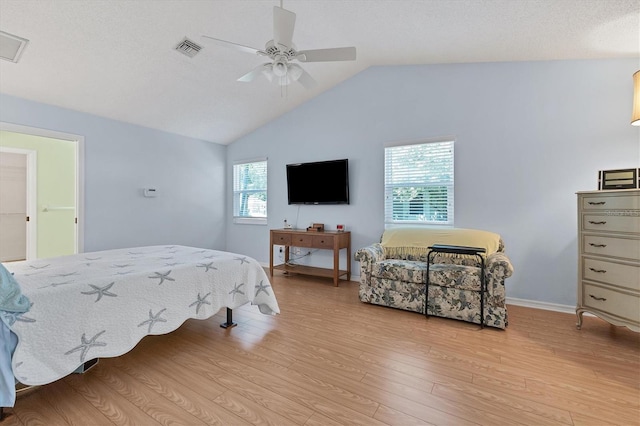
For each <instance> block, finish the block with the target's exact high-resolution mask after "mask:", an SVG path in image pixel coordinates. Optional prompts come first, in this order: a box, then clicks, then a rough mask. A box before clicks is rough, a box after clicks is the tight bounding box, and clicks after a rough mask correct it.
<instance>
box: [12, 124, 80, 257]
mask: <svg viewBox="0 0 640 426" xmlns="http://www.w3.org/2000/svg"><path fill="white" fill-rule="evenodd" d="M0 130H4V131H7V132H13V133H23V134H26V135H32V136H42V137H45V138H51V139H61V140H64V141H68V142H74V143H75V147H76V149H75V156H76V182H75V193H76V194H75V195H76V211H75V217H76V219H77V220H76V224H75V233H76V235H75V238H74V240H75V244H74V245H75V247H74V248H75V252H76V253H83V252H84V136H81V135H74V134H72V133H64V132H58V131H56V130H49V129H41V128H38V127H31V126H23V125H20V124H14V123H7V122H4V121H0ZM34 258H35V257H34Z"/></svg>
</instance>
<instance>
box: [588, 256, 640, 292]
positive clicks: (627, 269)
mask: <svg viewBox="0 0 640 426" xmlns="http://www.w3.org/2000/svg"><path fill="white" fill-rule="evenodd" d="M582 265H583V266H582V267H583V270H582V276H583V277H584V279H586V280H590V281H600V282H603V283H607V284H613V285H617V286H619V287H625V288H628V289H630V290H633V291H638V292H640V265H624V264H622V263H615V262H607V261H606V260H597V259H589V258H584V259H583V262H582Z"/></svg>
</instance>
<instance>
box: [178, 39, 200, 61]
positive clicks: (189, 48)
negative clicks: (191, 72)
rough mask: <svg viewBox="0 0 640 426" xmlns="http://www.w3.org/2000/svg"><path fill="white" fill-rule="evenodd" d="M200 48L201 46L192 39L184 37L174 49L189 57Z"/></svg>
mask: <svg viewBox="0 0 640 426" xmlns="http://www.w3.org/2000/svg"><path fill="white" fill-rule="evenodd" d="M200 49H202V46H199V45H197V44H196V43H195V42H194V41H191V40H189V39H188V38H186V37H185V39H184V40H182V41H181V42H180V43H178V45H177V46H176V50H177V51H178V52H180V53H183V54H185V55H187V56H188V57H190V58H193V57H194V56H196V54H197V53H198V52H199V51H200Z"/></svg>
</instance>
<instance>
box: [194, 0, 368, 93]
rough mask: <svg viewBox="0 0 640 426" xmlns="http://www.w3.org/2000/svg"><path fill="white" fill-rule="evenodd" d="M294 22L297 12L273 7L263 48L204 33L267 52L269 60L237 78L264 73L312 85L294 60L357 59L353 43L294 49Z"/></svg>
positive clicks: (274, 80) (282, 81)
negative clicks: (270, 36)
mask: <svg viewBox="0 0 640 426" xmlns="http://www.w3.org/2000/svg"><path fill="white" fill-rule="evenodd" d="M295 23H296V14H295V13H293V12H291V11H289V10H286V9H284V8H283V7H282V1H280V7H278V6H274V7H273V40H269V41H268V42H267V43H266V45H265V47H264V50H260V49H256V48H253V47H249V46H244V45H241V44H237V43H232V42H230V41H226V40H220V39H218V38H214V37H210V36H206V35H203V36H202V37H205V38H207V39H209V40H213V41H214V42H215V43H217V44H219V45H221V46H225V47H229V48H233V49H236V50H240V51H242V52H248V53H252V54H254V55H260V56H266V57H268V58H269V59H271V61H270V62H265V63H264V64H261V65H259V66H257V67H255V68H254V69H252V70H251V71H249V72H248V73H246V74H245V75H243V76H242V77H240V78H239V79H238V81H242V82H250V81H253V80H254V79H255V78H256V77H257V76H259V75H263V76H265V77H266V78H267V79H268V80H269V81H270V82H272V83H274V84H277V85H279V86H286V85H289V84H291V83H292V82H294V81H297V82H298V83H300V84H301V85H302V86H304V87H305V88H306V89H311V88H313V87H314V86H315V85H316V81H315V80H314V79H313V77H311V75H309V73H307V72H306V71H305V70H304V69H303V68H302V67H301V66H300V65H298V64H297V63H296V62H295V61H297V62H329V61H353V60H355V59H356V48H355V47H335V48H329V49H315V50H300V51H298V50H296V47H295V45H294V44H293V40H292V39H293V30H294V28H295Z"/></svg>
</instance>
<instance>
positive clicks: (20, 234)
mask: <svg viewBox="0 0 640 426" xmlns="http://www.w3.org/2000/svg"><path fill="white" fill-rule="evenodd" d="M82 149H83V138H82V137H80V136H77V135H70V134H64V133H60V132H54V131H49V130H44V129H37V128H31V127H25V126H18V125H13V124H9V123H1V122H0V151H2V152H3V153H2V155H3V158H4V160H3V162H7V161H12V162H13V163H15V164H22V163H23V160H22V158H23V157H19V156H17V157H16V156H14V155H20V154H21V153H22V154H23V155H24V153H25V152H30V153H31V154H30V156H31V157H32V160H31V161H30V162H29V161H28V160H27V163H28V164H27V167H25V168H24V169H21V167H22V166H12V167H13V169H12V173H13V174H14V175H15V177H19V176H18V175H20V176H21V175H22V174H23V173H24V174H26V175H27V179H26V181H27V185H26V188H25V184H23V183H18V184H15V185H13V183H10V184H9V185H4V184H5V183H7V182H3V183H0V190H2V191H3V192H2V197H3V198H2V199H0V201H1V202H2V204H5V205H6V204H8V201H7V200H8V198H7V196H10V197H13V198H12V199H13V200H14V201H16V202H17V203H18V204H20V203H21V202H24V201H20V199H21V198H25V199H27V200H28V202H26V204H27V208H26V209H25V210H26V211H25V212H24V213H21V214H22V221H20V220H19V219H18V217H19V216H20V214H12V216H11V221H12V222H10V226H11V227H12V228H11V230H10V231H9V232H2V231H0V255H1V256H2V258H0V261H11V260H18V259H14V257H15V256H16V253H11V254H10V255H8V254H5V253H6V252H9V251H12V252H13V251H16V252H17V250H3V247H6V246H7V245H14V246H15V247H16V248H19V247H20V246H21V243H16V240H15V238H23V240H21V242H22V241H23V242H24V245H25V246H26V247H25V252H26V259H28V260H31V259H37V258H47V257H54V256H63V255H68V254H74V253H78V252H81V251H82V226H81V225H82V214H83V205H82V198H83V197H82V187H83V185H82V182H83V176H82V170H83V169H82V163H81V160H82ZM8 154H14V155H8ZM27 157H29V156H27ZM7 159H9V160H7ZM29 165H30V166H31V167H28V166H29ZM27 169H28V170H30V171H31V173H28V172H27ZM20 170H23V171H20ZM16 174H17V175H16ZM29 176H31V179H32V184H31V186H30V187H29V185H28V181H29ZM0 178H2V175H0ZM5 179H6V176H5ZM7 186H9V187H11V188H12V189H11V191H13V192H12V193H13V195H11V194H12V193H11V192H7V190H6V187H7ZM3 187H5V189H3ZM18 188H24V189H26V191H25V192H24V193H21V195H18V194H17V191H19V189H18ZM9 204H10V203H9ZM2 210H3V207H2V206H0V211H2ZM5 210H6V209H5ZM11 210H12V211H13V210H15V208H14V207H11ZM4 216H6V217H8V215H4ZM6 217H5V218H6ZM4 222H7V221H4ZM14 222H15V223H14ZM5 225H6V224H5ZM0 226H1V225H0ZM7 229H9V228H7ZM8 238H13V239H14V240H13V241H12V242H10V243H7V242H6V241H5V240H6V239H8Z"/></svg>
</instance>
